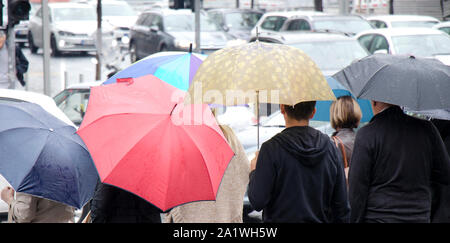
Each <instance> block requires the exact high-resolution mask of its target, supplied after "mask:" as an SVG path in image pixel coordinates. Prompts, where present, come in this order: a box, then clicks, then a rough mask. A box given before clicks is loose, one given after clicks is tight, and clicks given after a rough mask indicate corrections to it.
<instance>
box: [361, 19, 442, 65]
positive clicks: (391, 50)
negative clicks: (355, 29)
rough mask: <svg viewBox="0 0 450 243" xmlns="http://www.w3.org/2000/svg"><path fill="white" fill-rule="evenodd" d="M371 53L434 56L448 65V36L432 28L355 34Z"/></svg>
mask: <svg viewBox="0 0 450 243" xmlns="http://www.w3.org/2000/svg"><path fill="white" fill-rule="evenodd" d="M356 38H357V39H358V41H359V42H360V43H361V45H362V46H364V47H365V48H366V49H367V50H368V51H369V52H370V53H371V54H374V53H388V54H394V55H396V54H400V55H413V56H417V57H430V58H436V59H438V60H440V61H441V62H443V63H444V64H446V65H450V36H449V35H447V34H445V33H444V32H442V31H440V30H436V29H432V28H396V29H376V30H370V31H364V32H362V33H360V34H358V35H357V36H356Z"/></svg>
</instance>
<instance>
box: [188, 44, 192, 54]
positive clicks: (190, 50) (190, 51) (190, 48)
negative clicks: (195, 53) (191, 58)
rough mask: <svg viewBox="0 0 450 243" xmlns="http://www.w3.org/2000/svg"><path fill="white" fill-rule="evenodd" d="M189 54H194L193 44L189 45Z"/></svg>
mask: <svg viewBox="0 0 450 243" xmlns="http://www.w3.org/2000/svg"><path fill="white" fill-rule="evenodd" d="M189 53H192V43H190V44H189Z"/></svg>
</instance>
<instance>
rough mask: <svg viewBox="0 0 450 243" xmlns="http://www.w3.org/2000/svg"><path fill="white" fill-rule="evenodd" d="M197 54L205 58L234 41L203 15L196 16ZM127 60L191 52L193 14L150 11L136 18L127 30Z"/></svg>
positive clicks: (171, 10) (193, 31) (193, 45)
mask: <svg viewBox="0 0 450 243" xmlns="http://www.w3.org/2000/svg"><path fill="white" fill-rule="evenodd" d="M200 28H201V34H200V45H201V46H200V50H201V53H203V54H209V53H212V52H214V51H217V50H219V49H222V48H224V47H226V46H227V45H231V44H234V41H235V38H233V37H232V36H231V35H229V34H228V33H226V32H225V31H224V30H222V29H221V28H220V27H219V26H218V25H217V24H215V23H214V21H213V20H211V19H210V18H209V17H208V15H207V14H206V13H205V12H202V13H201V15H200ZM130 38H131V39H130V59H131V61H132V62H135V61H137V60H139V59H142V58H144V57H146V56H148V55H151V54H154V53H156V52H160V51H188V50H189V48H190V45H191V44H192V50H195V48H196V47H195V14H194V13H193V12H192V11H191V10H186V9H179V10H173V9H161V10H150V11H146V12H143V13H142V14H141V15H139V18H138V20H137V21H136V24H135V25H134V26H133V27H132V28H131V37H130Z"/></svg>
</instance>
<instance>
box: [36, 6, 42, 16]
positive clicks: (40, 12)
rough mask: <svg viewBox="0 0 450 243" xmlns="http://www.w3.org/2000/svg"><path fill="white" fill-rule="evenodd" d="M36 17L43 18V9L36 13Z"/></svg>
mask: <svg viewBox="0 0 450 243" xmlns="http://www.w3.org/2000/svg"><path fill="white" fill-rule="evenodd" d="M36 16H37V17H39V18H42V8H39V10H38V11H37V12H36Z"/></svg>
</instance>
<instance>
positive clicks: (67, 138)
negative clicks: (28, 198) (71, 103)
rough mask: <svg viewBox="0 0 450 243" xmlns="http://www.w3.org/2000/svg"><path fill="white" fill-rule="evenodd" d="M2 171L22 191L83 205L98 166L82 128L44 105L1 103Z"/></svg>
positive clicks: (68, 203) (0, 142) (93, 188)
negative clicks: (53, 112)
mask: <svg viewBox="0 0 450 243" xmlns="http://www.w3.org/2000/svg"><path fill="white" fill-rule="evenodd" d="M0 174H2V175H3V177H5V179H6V180H8V182H9V183H10V184H11V186H12V187H13V188H14V189H15V190H16V191H18V192H23V193H28V194H31V195H34V196H38V197H42V198H47V199H50V200H54V201H58V202H61V203H64V204H67V205H70V206H73V207H76V208H82V207H83V206H84V204H86V203H87V202H88V201H89V200H90V199H91V198H92V196H93V194H94V190H95V186H96V183H97V178H98V174H97V170H96V168H95V165H94V162H93V161H92V158H91V155H90V154H89V151H88V149H87V147H86V146H85V144H84V142H83V141H82V140H81V138H80V137H79V136H78V134H76V129H75V128H74V127H72V126H70V125H67V124H66V123H64V122H63V121H61V120H59V119H58V118H56V117H54V116H53V115H51V114H50V113H48V112H47V111H45V110H44V109H42V107H40V106H39V105H36V104H33V103H28V102H12V101H11V102H2V103H0Z"/></svg>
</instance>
